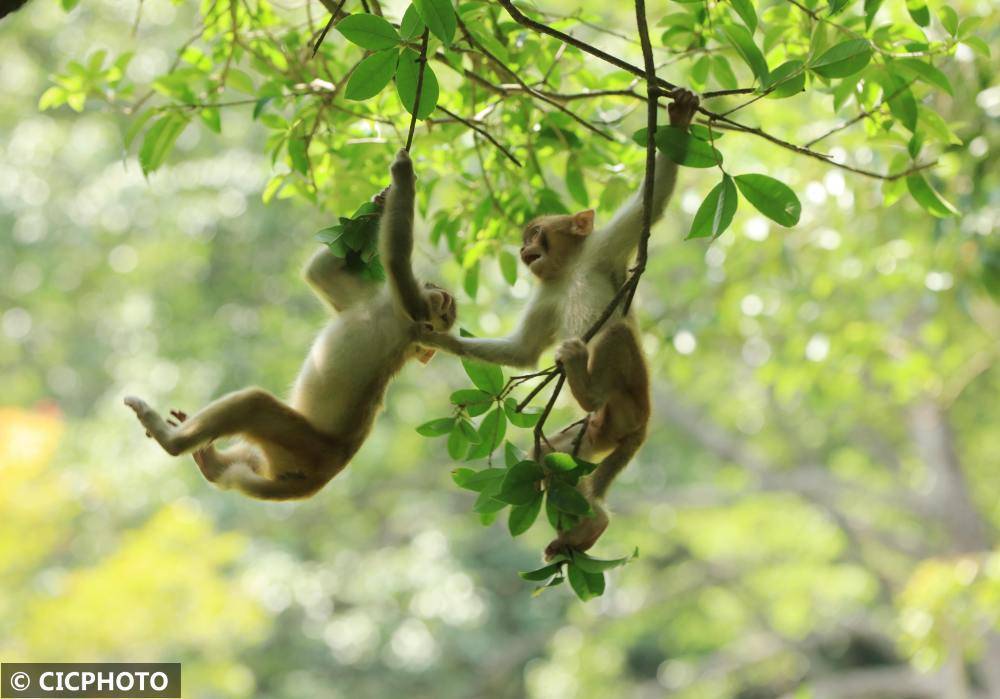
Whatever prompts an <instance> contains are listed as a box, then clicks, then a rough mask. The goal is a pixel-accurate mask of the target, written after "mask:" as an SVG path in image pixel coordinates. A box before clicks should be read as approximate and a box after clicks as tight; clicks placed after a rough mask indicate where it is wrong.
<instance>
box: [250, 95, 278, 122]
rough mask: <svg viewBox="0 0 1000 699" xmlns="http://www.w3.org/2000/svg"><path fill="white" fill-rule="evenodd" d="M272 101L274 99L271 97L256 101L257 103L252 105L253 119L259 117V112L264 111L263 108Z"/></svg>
mask: <svg viewBox="0 0 1000 699" xmlns="http://www.w3.org/2000/svg"><path fill="white" fill-rule="evenodd" d="M272 99H274V98H273V97H261V98H260V99H259V100H257V102H256V103H255V104H254V105H253V119H254V120H256V119H257V118H258V117H259V116H260V114H261V112H263V111H264V107H266V106H267V103H268V102H270V101H271V100H272Z"/></svg>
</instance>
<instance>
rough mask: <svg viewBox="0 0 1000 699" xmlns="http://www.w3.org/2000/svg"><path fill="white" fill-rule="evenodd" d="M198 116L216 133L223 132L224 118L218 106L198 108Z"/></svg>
mask: <svg viewBox="0 0 1000 699" xmlns="http://www.w3.org/2000/svg"><path fill="white" fill-rule="evenodd" d="M198 117H199V118H200V119H201V121H202V123H204V124H205V126H207V127H208V128H209V130H210V131H213V132H215V133H222V118H221V116H220V115H219V108H218V107H207V108H205V109H200V110H198Z"/></svg>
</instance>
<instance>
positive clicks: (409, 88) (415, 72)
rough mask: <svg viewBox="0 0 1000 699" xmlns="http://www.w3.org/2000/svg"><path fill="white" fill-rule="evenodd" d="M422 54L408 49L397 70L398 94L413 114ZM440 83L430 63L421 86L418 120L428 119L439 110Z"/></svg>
mask: <svg viewBox="0 0 1000 699" xmlns="http://www.w3.org/2000/svg"><path fill="white" fill-rule="evenodd" d="M419 59H420V54H419V53H417V52H416V51H413V50H412V49H406V50H405V51H403V53H402V54H401V55H400V57H399V66H398V67H397V69H396V93H397V94H398V95H399V101H400V102H401V103H402V105H403V108H404V109H406V111H407V112H408V113H410V114H412V113H413V102H414V100H415V99H416V97H417V79H418V76H419V70H420V60H419ZM438 93H439V88H438V81H437V76H436V75H435V74H434V69H433V68H431V65H430V63H427V64H426V66H425V68H424V82H423V83H422V84H421V86H420V106H419V107H418V109H419V113H418V114H417V118H418V119H426V118H427V117H429V116H430V115H431V112H433V111H434V110H435V109H436V108H437V103H438Z"/></svg>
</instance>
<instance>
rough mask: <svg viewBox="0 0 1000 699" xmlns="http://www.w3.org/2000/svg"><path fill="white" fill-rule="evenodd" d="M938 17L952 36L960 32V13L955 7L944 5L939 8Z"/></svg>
mask: <svg viewBox="0 0 1000 699" xmlns="http://www.w3.org/2000/svg"><path fill="white" fill-rule="evenodd" d="M938 18H939V19H940V20H941V26H942V27H944V28H945V31H947V32H948V33H949V34H951V35H952V36H955V34H957V33H958V13H957V12H955V8H953V7H951V6H949V5H942V6H941V7H939V8H938Z"/></svg>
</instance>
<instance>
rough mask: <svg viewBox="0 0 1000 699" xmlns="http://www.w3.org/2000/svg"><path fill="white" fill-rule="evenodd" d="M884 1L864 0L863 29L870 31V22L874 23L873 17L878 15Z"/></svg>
mask: <svg viewBox="0 0 1000 699" xmlns="http://www.w3.org/2000/svg"><path fill="white" fill-rule="evenodd" d="M883 2H884V0H865V29H871V26H872V22H874V21H875V15H876V14H877V13H878V11H879V8H880V7H882V3H883Z"/></svg>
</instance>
